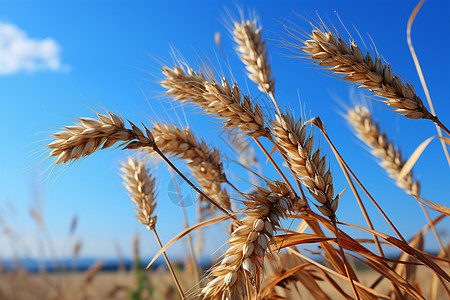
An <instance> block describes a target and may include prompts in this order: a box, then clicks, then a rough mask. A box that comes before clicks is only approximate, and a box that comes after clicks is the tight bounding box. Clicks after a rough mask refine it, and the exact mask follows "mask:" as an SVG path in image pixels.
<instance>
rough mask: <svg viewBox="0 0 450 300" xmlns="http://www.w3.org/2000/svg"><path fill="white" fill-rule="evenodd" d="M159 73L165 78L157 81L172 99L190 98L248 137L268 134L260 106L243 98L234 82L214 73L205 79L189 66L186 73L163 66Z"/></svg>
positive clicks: (183, 99) (182, 99)
mask: <svg viewBox="0 0 450 300" xmlns="http://www.w3.org/2000/svg"><path fill="white" fill-rule="evenodd" d="M162 72H163V74H164V75H165V76H166V78H165V79H164V81H162V82H161V83H160V84H161V86H163V87H165V88H167V89H168V90H167V92H166V94H167V95H173V96H175V98H174V99H175V100H177V101H191V102H193V103H195V104H197V105H199V106H200V107H201V108H203V109H204V110H205V111H206V112H207V113H208V114H211V115H214V116H216V117H218V118H223V119H226V121H225V122H224V123H225V125H224V126H225V127H237V128H239V129H240V130H242V131H244V132H246V134H247V135H249V136H252V137H259V136H266V135H267V134H268V129H266V128H265V126H264V115H263V112H262V110H261V107H260V106H259V105H258V104H256V105H253V103H252V102H251V101H250V98H249V97H248V96H246V95H245V96H243V97H242V96H241V90H240V88H239V86H238V85H237V84H236V83H235V84H233V85H232V86H231V85H230V84H229V83H228V81H227V80H226V78H223V79H222V81H221V82H219V81H217V80H216V79H215V78H214V77H213V76H210V77H211V78H209V79H206V78H205V76H204V75H203V74H202V73H201V72H198V73H195V72H194V71H193V70H192V69H190V68H188V70H187V72H186V71H185V70H184V69H183V68H181V67H174V68H173V69H170V68H168V67H164V68H163V69H162Z"/></svg>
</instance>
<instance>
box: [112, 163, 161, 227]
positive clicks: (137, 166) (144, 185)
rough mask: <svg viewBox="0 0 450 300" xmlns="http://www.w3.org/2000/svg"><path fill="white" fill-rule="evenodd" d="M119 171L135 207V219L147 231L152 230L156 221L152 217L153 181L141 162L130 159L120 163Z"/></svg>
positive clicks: (154, 203)
mask: <svg viewBox="0 0 450 300" xmlns="http://www.w3.org/2000/svg"><path fill="white" fill-rule="evenodd" d="M120 170H121V171H122V174H121V176H122V178H123V181H124V182H123V184H124V186H125V187H126V189H127V190H128V192H129V195H130V198H131V200H133V202H134V204H135V205H136V207H135V208H134V210H135V211H136V213H137V215H136V218H137V219H138V221H139V222H140V223H141V224H142V225H144V226H146V227H147V229H148V230H153V229H154V228H155V225H156V220H157V216H155V215H153V214H154V212H155V208H156V192H155V179H154V178H153V177H152V176H151V175H150V173H149V169H148V168H147V167H146V166H145V163H144V162H143V161H138V160H134V159H132V158H131V157H129V158H128V160H127V161H125V162H122V168H121V169H120Z"/></svg>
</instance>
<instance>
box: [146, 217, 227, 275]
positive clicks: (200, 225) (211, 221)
mask: <svg viewBox="0 0 450 300" xmlns="http://www.w3.org/2000/svg"><path fill="white" fill-rule="evenodd" d="M229 218H230V217H229V216H220V217H216V218H213V219H209V220H206V221H203V222H201V223H198V224H195V225H193V226H191V227H189V228H187V229H185V230H183V231H182V232H180V233H179V234H177V235H176V236H175V237H174V238H173V239H171V240H170V241H169V242H168V243H167V244H166V245H165V246H164V247H162V248H161V249H160V250H159V251H158V253H156V254H155V256H154V257H153V259H152V261H151V262H150V263H149V264H148V265H147V267H145V268H146V269H148V268H150V266H151V265H152V264H153V263H154V262H155V260H156V259H157V258H158V257H159V256H160V255H161V254H162V253H163V252H164V251H166V250H167V248H169V247H170V246H171V245H172V244H173V243H175V242H176V241H178V240H179V239H181V238H182V237H184V236H185V235H187V234H188V233H190V232H191V231H194V230H196V229H200V228H203V227H207V226H209V225H214V224H217V223H220V222H223V221H225V220H228V219H229Z"/></svg>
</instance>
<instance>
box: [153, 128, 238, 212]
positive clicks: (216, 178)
mask: <svg viewBox="0 0 450 300" xmlns="http://www.w3.org/2000/svg"><path fill="white" fill-rule="evenodd" d="M152 133H153V136H154V138H155V143H156V145H157V146H158V148H159V149H161V151H162V152H163V153H170V154H173V155H176V156H179V157H180V158H182V159H186V160H187V161H188V166H189V168H190V169H191V171H192V175H193V176H194V177H195V178H196V181H197V182H198V184H199V185H200V186H201V187H202V190H203V191H204V192H205V193H206V194H207V195H208V196H210V197H212V198H214V199H215V200H216V201H217V202H218V203H219V204H220V205H221V206H222V207H224V208H225V209H227V210H229V209H230V197H229V195H228V193H227V191H226V190H225V189H223V188H221V183H223V182H226V176H225V173H224V172H223V164H222V162H221V159H220V152H219V151H218V150H217V149H215V148H213V147H211V148H210V147H208V146H207V145H206V143H205V142H204V141H203V140H200V141H197V139H196V138H195V135H194V133H193V132H192V131H191V130H190V129H189V128H180V127H177V126H175V125H169V124H162V123H153V128H152ZM203 200H204V199H203Z"/></svg>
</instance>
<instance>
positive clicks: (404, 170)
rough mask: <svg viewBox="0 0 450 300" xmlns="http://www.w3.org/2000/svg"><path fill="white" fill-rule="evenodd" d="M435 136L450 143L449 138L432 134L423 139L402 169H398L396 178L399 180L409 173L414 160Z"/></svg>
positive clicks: (415, 160)
mask: <svg viewBox="0 0 450 300" xmlns="http://www.w3.org/2000/svg"><path fill="white" fill-rule="evenodd" d="M436 138H437V139H442V140H443V141H444V142H446V143H447V144H449V145H450V139H449V138H445V137H438V136H432V137H429V138H427V139H426V140H425V141H423V142H422V144H420V145H419V146H418V147H417V148H416V150H414V152H413V154H411V156H410V157H409V158H408V160H407V161H406V163H405V164H404V166H403V168H402V170H401V171H400V174H399V175H398V180H401V179H402V178H403V177H405V176H406V174H408V173H409V171H411V169H412V168H413V166H414V165H415V164H416V162H417V160H418V159H419V157H420V156H421V155H422V152H423V151H424V150H425V148H426V147H428V145H429V144H430V143H431V141H432V140H434V139H436Z"/></svg>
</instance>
